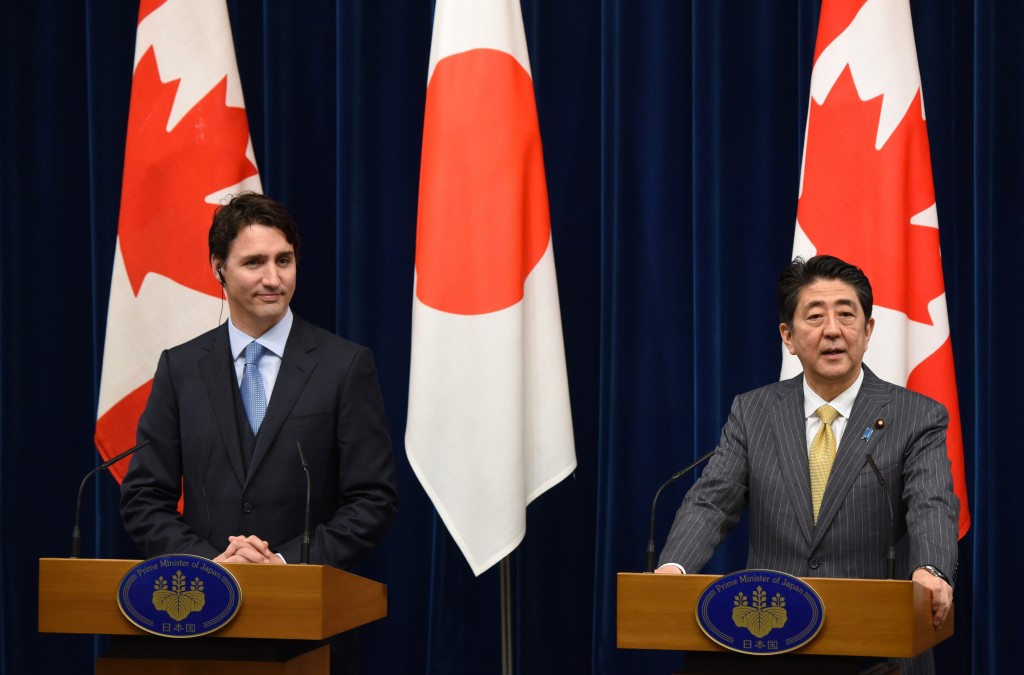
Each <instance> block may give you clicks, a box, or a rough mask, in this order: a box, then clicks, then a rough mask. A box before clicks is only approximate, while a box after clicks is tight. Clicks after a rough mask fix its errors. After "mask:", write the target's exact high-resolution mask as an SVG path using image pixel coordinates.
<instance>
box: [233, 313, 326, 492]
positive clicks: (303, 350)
mask: <svg viewBox="0 0 1024 675" xmlns="http://www.w3.org/2000/svg"><path fill="white" fill-rule="evenodd" d="M315 350H316V338H315V337H314V335H313V331H312V327H311V325H310V324H308V323H306V322H305V321H303V320H302V319H300V318H299V317H298V316H295V318H294V323H292V330H291V333H289V335H288V342H287V343H286V344H285V348H284V357H283V358H282V360H281V370H280V371H279V372H278V374H277V381H276V382H275V383H274V391H273V393H272V394H271V395H270V402H269V404H268V405H267V414H266V416H265V417H264V418H263V424H262V425H260V433H259V434H258V435H257V436H256V449H255V451H254V452H253V458H252V464H250V465H249V473H248V476H247V477H246V481H248V480H250V479H251V478H252V476H253V475H254V474H255V473H256V470H257V469H258V468H259V466H260V463H262V461H263V459H264V457H266V456H267V452H268V451H269V450H270V447H271V446H272V445H273V443H274V440H275V439H276V438H277V434H278V433H279V432H280V431H281V427H282V426H283V425H284V423H285V420H287V419H288V416H289V415H290V414H291V410H292V408H293V407H294V406H295V402H296V401H297V400H298V398H299V394H301V393H302V390H303V389H304V388H305V386H306V382H308V381H309V376H310V375H312V374H313V370H314V369H315V368H316V364H317V361H316V357H315V355H314V354H315ZM292 450H293V451H294V452H295V453H296V459H295V461H299V460H298V450H296V449H294V448H292Z"/></svg>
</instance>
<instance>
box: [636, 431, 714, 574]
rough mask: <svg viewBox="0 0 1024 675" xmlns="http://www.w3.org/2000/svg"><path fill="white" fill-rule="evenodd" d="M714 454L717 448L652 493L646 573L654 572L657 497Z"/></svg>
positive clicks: (677, 473)
mask: <svg viewBox="0 0 1024 675" xmlns="http://www.w3.org/2000/svg"><path fill="white" fill-rule="evenodd" d="M716 452H718V448H715V449H714V450H712V451H711V452H709V453H707V454H706V455H704V456H703V457H700V458H698V459H696V460H695V461H694V462H693V463H692V464H690V465H689V466H686V467H685V468H682V469H680V470H679V471H676V472H675V473H674V474H672V477H671V478H669V479H668V480H667V481H665V482H664V483H662V484H661V487H660V488H658V491H657V492H655V493H654V500H653V501H652V502H651V531H650V536H648V538H647V571H648V572H653V571H654V512H655V507H656V506H657V504H658V497H660V496H661V491H662V490H664V489H665V488H667V487H668V486H669V485H671V484H672V483H675V482H676V481H677V480H679V479H680V478H682V477H683V476H685V475H686V474H688V473H690V472H691V471H693V470H694V469H696V468H697V467H698V466H700V465H701V464H703V463H704V462H706V461H707V460H709V459H711V456H712V455H713V454H715V453H716Z"/></svg>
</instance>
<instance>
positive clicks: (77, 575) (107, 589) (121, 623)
mask: <svg viewBox="0 0 1024 675" xmlns="http://www.w3.org/2000/svg"><path fill="white" fill-rule="evenodd" d="M138 562H139V561H138V560H92V559H86V558H41V559H40V560H39V632H41V633H88V634H99V635H147V633H146V632H145V631H143V630H142V629H140V628H138V627H136V626H135V625H134V624H133V623H131V622H130V621H128V619H126V618H125V616H124V614H122V613H121V609H120V607H118V604H117V589H118V585H119V584H120V582H121V578H122V577H123V576H124V575H125V573H126V572H128V570H130V569H131V568H132V567H134V566H135V565H136V564H137V563H138ZM224 567H225V568H226V569H227V570H228V571H230V572H231V574H232V575H233V576H234V577H235V579H236V580H237V581H238V584H239V586H240V587H241V589H242V606H241V609H239V611H238V614H237V615H236V616H235V618H234V619H233V620H232V621H231V622H230V623H229V624H228V625H226V626H224V627H223V628H221V629H220V630H219V631H217V632H215V633H213V634H211V637H218V638H233V637H234V638H270V639H278V640H323V639H326V638H328V637H331V636H333V635H337V634H338V633H343V632H345V631H347V630H350V629H352V628H355V627H356V626H361V625H363V624H365V623H369V622H371V621H375V620H377V619H381V618H384V617H385V616H387V586H385V585H384V584H380V583H377V582H376V581H371V580H369V579H365V578H363V577H359V576H356V575H354V574H350V573H348V572H343V571H341V570H338V569H335V568H333V567H324V566H321V565H251V564H240V563H234V564H226V565H224Z"/></svg>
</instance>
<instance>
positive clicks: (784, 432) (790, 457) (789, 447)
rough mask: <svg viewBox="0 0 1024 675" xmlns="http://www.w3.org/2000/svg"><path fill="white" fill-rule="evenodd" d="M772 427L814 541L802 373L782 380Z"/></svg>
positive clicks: (803, 525) (800, 516)
mask: <svg viewBox="0 0 1024 675" xmlns="http://www.w3.org/2000/svg"><path fill="white" fill-rule="evenodd" d="M772 429H773V430H774V431H775V445H776V448H777V449H778V453H779V465H780V467H781V469H782V477H783V480H784V481H785V484H786V493H787V494H788V495H789V498H790V500H791V501H792V503H793V512H794V513H796V514H797V522H798V523H799V524H800V531H801V532H802V533H803V535H804V538H805V539H806V540H807V541H811V533H812V532H813V531H814V516H813V514H812V513H811V477H810V468H809V467H808V465H807V430H806V426H805V424H804V392H803V376H802V375H798V376H796V377H794V378H792V379H789V380H786V381H784V382H782V383H781V384H780V386H779V399H778V402H777V403H776V404H775V406H774V407H773V409H772Z"/></svg>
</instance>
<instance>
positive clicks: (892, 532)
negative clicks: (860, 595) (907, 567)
mask: <svg viewBox="0 0 1024 675" xmlns="http://www.w3.org/2000/svg"><path fill="white" fill-rule="evenodd" d="M864 456H865V457H867V460H868V465H869V466H870V467H871V470H872V471H873V472H874V473H875V478H877V479H878V484H879V485H881V486H882V490H883V491H884V492H885V501H886V503H887V504H888V505H889V554H888V555H887V556H886V558H885V574H886V576H887V577H888V578H889V579H895V578H896V512H895V510H894V509H893V507H892V493H891V492H889V486H888V485H886V484H885V477H883V476H882V472H881V471H879V469H878V465H877V464H875V460H874V459H872V457H871V454H870V453H865V454H864Z"/></svg>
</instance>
